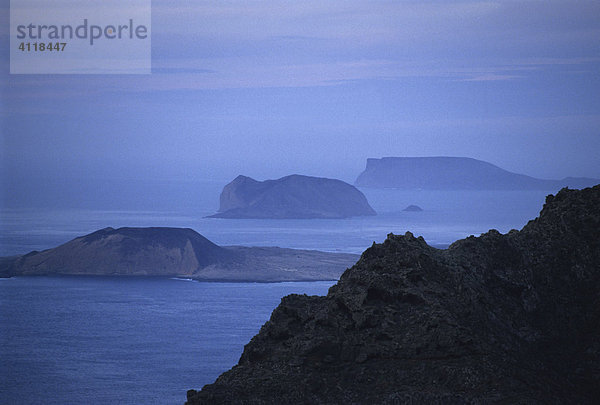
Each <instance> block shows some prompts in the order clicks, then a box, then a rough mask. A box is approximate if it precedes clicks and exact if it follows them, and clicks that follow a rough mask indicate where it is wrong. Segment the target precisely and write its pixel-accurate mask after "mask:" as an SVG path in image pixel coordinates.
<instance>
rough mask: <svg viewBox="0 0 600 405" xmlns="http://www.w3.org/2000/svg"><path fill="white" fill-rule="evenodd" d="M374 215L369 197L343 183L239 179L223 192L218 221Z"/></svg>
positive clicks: (310, 179)
mask: <svg viewBox="0 0 600 405" xmlns="http://www.w3.org/2000/svg"><path fill="white" fill-rule="evenodd" d="M362 215H375V211H374V210H373V208H371V206H370V205H369V203H368V202H367V199H366V197H365V196H364V195H363V193H361V192H360V191H359V190H358V189H356V188H355V187H354V186H352V185H350V184H348V183H345V182H343V181H341V180H335V179H326V178H320V177H309V176H300V175H291V176H286V177H282V178H281V179H278V180H266V181H262V182H260V181H256V180H254V179H251V178H250V177H246V176H238V177H236V178H235V179H234V180H233V181H232V182H231V183H229V184H227V185H226V186H225V187H224V188H223V191H222V192H221V200H220V208H219V212H218V213H217V214H215V215H212V217H215V218H274V219H285V218H292V219H293V218H346V217H353V216H362Z"/></svg>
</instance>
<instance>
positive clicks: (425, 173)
mask: <svg viewBox="0 0 600 405" xmlns="http://www.w3.org/2000/svg"><path fill="white" fill-rule="evenodd" d="M597 183H600V180H598V179H588V178H575V177H567V178H564V179H562V180H542V179H537V178H534V177H530V176H526V175H523V174H517V173H512V172H509V171H507V170H504V169H501V168H500V167H498V166H495V165H493V164H491V163H488V162H484V161H482V160H477V159H472V158H465V157H384V158H381V159H372V158H371V159H367V166H366V169H365V170H364V171H363V172H362V173H361V174H360V175H359V176H358V178H357V179H356V181H355V183H354V185H355V186H357V187H372V188H399V189H423V190H548V191H552V190H559V189H561V188H563V187H572V188H584V187H589V186H593V185H594V184H597Z"/></svg>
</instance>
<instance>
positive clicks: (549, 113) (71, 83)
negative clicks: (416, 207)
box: [0, 0, 600, 184]
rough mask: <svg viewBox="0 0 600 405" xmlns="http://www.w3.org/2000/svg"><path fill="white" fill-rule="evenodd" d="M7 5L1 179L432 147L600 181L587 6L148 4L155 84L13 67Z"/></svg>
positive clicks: (165, 170)
mask: <svg viewBox="0 0 600 405" xmlns="http://www.w3.org/2000/svg"><path fill="white" fill-rule="evenodd" d="M1 4H2V8H1V9H0V12H1V22H2V24H1V25H2V30H1V37H0V47H1V54H2V60H1V63H2V69H1V73H0V95H1V99H0V103H1V104H0V107H1V110H0V114H1V115H0V125H1V126H0V130H1V137H2V139H1V151H0V159H1V161H2V166H1V169H2V177H3V179H4V180H6V179H9V178H10V179H12V180H13V181H14V179H19V181H22V182H24V184H25V183H27V182H35V181H39V179H63V178H64V179H67V180H65V181H68V179H80V180H81V179H84V180H85V179H163V180H169V179H184V178H188V179H207V178H216V179H231V178H233V177H234V176H236V175H237V174H242V173H243V174H246V175H250V176H254V177H256V178H258V179H264V178H274V177H280V176H283V175H287V174H291V173H303V174H310V175H321V176H328V177H338V178H342V179H344V180H349V181H352V180H353V179H354V178H355V177H356V176H357V175H358V173H359V172H360V171H361V170H362V169H363V168H364V166H365V163H366V158H368V157H382V156H439V155H448V156H469V157H474V158H478V159H483V160H487V161H489V162H492V163H494V164H497V165H499V166H501V167H503V168H506V169H508V170H511V171H516V172H522V173H526V174H529V175H533V176H538V177H545V178H561V177H565V176H588V177H598V178H600V18H599V16H600V2H598V1H597V0H595V1H573V0H564V1H461V2H454V1H398V0H394V1H356V0H351V1H323V0H319V1H297V0H296V1H273V0H265V1H249V0H245V1H223V0H211V1H167V0H155V1H153V8H152V55H153V60H152V67H153V74H152V75H9V74H8V71H9V60H8V54H9V52H8V46H9V45H8V26H9V12H8V4H9V1H7V0H2V3H1ZM32 184H33V183H32Z"/></svg>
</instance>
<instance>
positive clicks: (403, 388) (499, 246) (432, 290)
mask: <svg viewBox="0 0 600 405" xmlns="http://www.w3.org/2000/svg"><path fill="white" fill-rule="evenodd" d="M599 365H600V186H595V187H594V188H589V189H585V190H581V191H578V190H567V189H564V190H561V191H560V192H559V193H558V194H557V195H556V196H554V197H553V196H549V197H548V198H547V200H546V204H545V205H544V208H543V210H542V212H541V213H540V216H539V217H538V218H537V219H535V220H533V221H530V222H529V223H528V224H527V225H526V226H525V227H524V228H523V229H522V230H521V231H511V232H509V233H508V234H506V235H502V234H500V233H498V232H497V231H493V230H492V231H490V232H488V233H486V234H483V235H481V236H480V237H477V238H476V237H469V238H467V239H464V240H460V241H457V242H455V243H454V244H452V245H451V246H450V247H449V248H448V249H446V250H438V249H434V248H432V247H429V246H428V245H427V244H426V243H425V241H424V240H423V239H422V238H415V237H414V236H413V235H412V234H410V233H407V234H405V235H404V236H395V235H389V236H388V238H387V240H386V241H385V242H384V243H382V244H374V245H373V246H372V247H371V248H369V249H367V250H366V251H365V252H364V253H363V255H362V257H361V259H360V260H359V262H358V263H357V264H356V265H355V266H354V267H352V268H351V269H349V270H347V271H346V272H345V273H344V274H343V275H342V277H341V279H340V281H339V282H338V283H337V285H335V286H333V287H332V288H331V289H330V290H329V293H328V295H327V296H326V297H308V296H299V295H291V296H288V297H285V298H284V299H283V300H282V302H281V304H280V305H279V306H278V307H277V308H276V309H275V311H274V312H273V314H272V315H271V319H270V320H269V321H268V322H267V323H266V324H265V325H264V326H263V327H262V328H261V330H260V333H259V334H258V335H256V336H255V337H254V338H253V339H252V340H251V341H250V343H248V344H247V345H246V347H245V349H244V352H243V354H242V356H241V358H240V361H239V364H238V365H237V366H235V367H234V368H233V369H232V370H230V371H228V372H226V373H224V374H222V375H221V376H220V377H219V378H218V379H217V381H216V382H215V383H214V384H210V385H207V386H205V387H204V388H203V389H202V391H200V392H196V391H193V390H191V391H189V392H188V402H187V403H188V404H209V403H210V404H219V403H252V404H266V403H319V404H321V403H325V404H330V403H331V404H334V403H357V404H358V403H360V404H362V403H414V404H417V403H419V404H420V403H433V404H436V403H437V404H442V403H443V404H449V403H451V404H463V403H511V404H512V403H523V404H524V403H555V404H564V403H589V404H591V403H597V400H598V397H599V396H600V366H599Z"/></svg>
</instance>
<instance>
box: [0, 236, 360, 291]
mask: <svg viewBox="0 0 600 405" xmlns="http://www.w3.org/2000/svg"><path fill="white" fill-rule="evenodd" d="M0 259H1V260H0V277H11V276H34V275H104V276H106V275H109V276H157V277H185V278H192V279H196V280H204V281H257V282H276V281H309V280H337V279H338V278H339V276H340V274H342V272H343V271H344V270H345V269H346V268H348V267H349V266H351V265H352V264H354V263H355V262H356V260H357V259H358V255H353V254H346V253H327V252H320V251H315V250H299V249H284V248H278V247H244V246H218V245H216V244H214V243H213V242H211V241H210V240H208V239H206V238H205V237H204V236H202V235H200V234H199V233H197V232H196V231H194V230H193V229H189V228H158V227H157V228H119V229H113V228H105V229H101V230H98V231H96V232H93V233H91V234H89V235H85V236H81V237H79V238H75V239H73V240H71V241H69V242H67V243H65V244H63V245H60V246H58V247H56V248H53V249H47V250H44V251H41V252H37V251H34V252H30V253H28V254H26V255H22V256H15V257H4V258H0Z"/></svg>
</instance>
